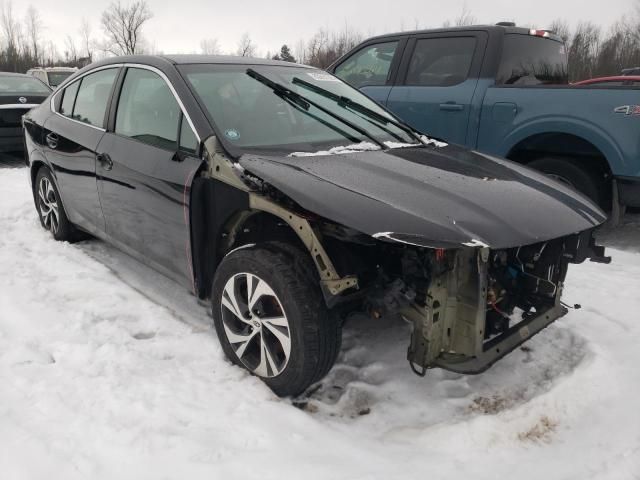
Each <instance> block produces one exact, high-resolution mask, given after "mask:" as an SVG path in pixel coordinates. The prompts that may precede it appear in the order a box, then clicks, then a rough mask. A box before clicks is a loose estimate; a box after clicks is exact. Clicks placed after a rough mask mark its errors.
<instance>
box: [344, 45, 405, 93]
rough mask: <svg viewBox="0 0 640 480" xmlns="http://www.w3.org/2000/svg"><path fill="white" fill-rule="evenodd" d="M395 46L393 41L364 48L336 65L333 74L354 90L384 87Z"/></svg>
mask: <svg viewBox="0 0 640 480" xmlns="http://www.w3.org/2000/svg"><path fill="white" fill-rule="evenodd" d="M397 46H398V42H397V41H395V42H387V43H378V44H376V45H371V46H369V47H365V48H363V49H362V50H360V51H359V52H357V53H355V54H353V55H352V56H351V57H349V58H348V59H347V60H346V61H344V62H343V63H341V64H340V65H338V66H337V67H336V69H335V74H336V76H338V77H340V78H341V79H343V80H344V81H345V82H347V83H350V84H351V85H353V86H354V87H356V88H360V87H364V86H367V85H384V84H386V83H387V75H388V74H389V69H390V68H391V61H392V60H393V55H394V54H395V52H396V48H397Z"/></svg>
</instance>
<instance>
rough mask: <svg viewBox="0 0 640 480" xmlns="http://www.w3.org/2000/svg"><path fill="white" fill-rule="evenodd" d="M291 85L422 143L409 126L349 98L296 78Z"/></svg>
mask: <svg viewBox="0 0 640 480" xmlns="http://www.w3.org/2000/svg"><path fill="white" fill-rule="evenodd" d="M292 83H293V84H294V85H300V86H301V87H303V88H306V89H307V90H311V91H312V92H314V93H317V94H318V95H321V96H323V97H325V98H328V99H330V100H333V101H334V102H336V103H337V104H338V105H340V106H342V107H345V108H350V109H351V110H353V111H354V112H358V113H361V114H363V115H365V116H367V117H369V118H370V119H373V120H375V121H377V122H380V123H383V124H384V125H393V126H394V127H396V128H398V129H400V130H402V131H403V132H405V133H406V134H408V135H409V136H410V137H413V138H415V139H416V140H417V141H418V142H420V143H422V141H421V140H420V137H419V136H418V135H417V134H416V132H415V131H414V130H413V128H411V127H410V126H409V125H406V124H404V123H401V122H398V121H397V120H394V119H392V118H389V117H387V116H385V115H382V114H380V113H378V112H376V111H374V110H371V109H370V108H369V107H365V106H364V105H362V104H361V103H358V102H355V101H353V100H351V99H350V98H349V97H345V96H342V95H338V94H337V93H333V92H330V91H329V90H325V89H324V88H322V87H319V86H317V85H314V84H313V83H310V82H307V81H305V80H302V79H300V78H298V77H294V78H293V81H292ZM387 133H389V134H391V135H393V136H394V137H396V138H397V139H398V140H402V138H400V137H398V136H397V135H394V134H393V133H391V132H389V131H388V130H387Z"/></svg>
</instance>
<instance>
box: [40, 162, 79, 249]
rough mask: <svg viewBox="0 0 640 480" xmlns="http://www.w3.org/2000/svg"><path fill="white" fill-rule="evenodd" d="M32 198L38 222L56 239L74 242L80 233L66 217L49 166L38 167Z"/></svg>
mask: <svg viewBox="0 0 640 480" xmlns="http://www.w3.org/2000/svg"><path fill="white" fill-rule="evenodd" d="M33 188H34V198H35V203H36V210H37V211H38V217H39V218H40V224H41V225H42V227H43V228H44V229H45V230H48V231H49V232H51V235H53V238H55V239H56V240H58V241H61V242H63V241H66V242H74V241H77V240H78V239H79V238H80V237H81V234H80V233H79V232H78V230H77V229H76V228H75V227H74V226H73V224H72V223H71V222H70V221H69V219H68V218H67V214H66V213H65V210H64V207H63V205H62V200H61V198H60V193H59V192H58V187H56V184H55V182H54V180H53V175H51V170H49V167H45V166H43V167H40V169H39V170H38V173H37V175H36V180H35V184H34V187H33Z"/></svg>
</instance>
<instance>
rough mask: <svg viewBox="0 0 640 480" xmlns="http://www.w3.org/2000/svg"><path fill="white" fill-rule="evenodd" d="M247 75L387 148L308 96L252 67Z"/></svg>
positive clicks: (280, 94) (306, 108)
mask: <svg viewBox="0 0 640 480" xmlns="http://www.w3.org/2000/svg"><path fill="white" fill-rule="evenodd" d="M247 75H249V76H250V77H251V78H253V79H255V80H257V81H259V82H260V83H262V84H264V85H266V86H267V87H269V88H270V89H271V90H273V93H275V94H276V95H278V96H279V97H280V98H282V99H284V100H290V101H291V102H293V103H295V104H296V105H298V106H299V107H301V108H303V109H304V110H308V109H309V106H313V107H315V108H317V109H318V110H320V111H321V112H323V113H326V114H327V115H329V116H330V117H332V118H335V119H336V120H338V121H339V122H342V123H343V124H345V125H347V126H348V127H349V128H351V129H352V130H355V131H356V132H358V133H359V134H360V135H362V136H363V137H366V138H368V139H369V140H371V141H372V142H373V143H375V144H376V145H378V146H379V147H380V148H381V149H383V150H385V149H386V148H387V146H386V145H385V144H384V143H382V142H381V141H380V140H378V139H377V138H376V137H374V136H373V135H371V134H370V133H369V132H367V131H366V130H365V129H364V128H362V127H359V126H358V125H356V124H354V123H353V122H351V121H349V120H347V119H346V118H343V117H341V116H340V115H338V114H337V113H335V112H332V111H331V110H329V109H328V108H325V107H323V106H322V105H319V104H317V103H316V102H314V101H313V100H309V99H308V98H306V97H304V96H302V95H300V94H299V93H297V92H294V91H293V90H290V89H288V88H287V87H285V86H284V85H282V84H280V83H277V82H274V81H273V80H271V79H269V78H267V77H265V76H264V75H262V74H261V73H258V72H256V71H255V70H254V69H252V68H247Z"/></svg>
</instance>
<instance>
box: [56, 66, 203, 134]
mask: <svg viewBox="0 0 640 480" xmlns="http://www.w3.org/2000/svg"><path fill="white" fill-rule="evenodd" d="M121 67H131V68H141V69H144V70H149V71H151V72H153V73H155V74H157V75H158V76H159V77H160V78H162V80H164V82H165V83H166V84H167V86H168V87H169V90H171V94H172V95H173V97H174V98H175V99H176V102H178V106H179V107H180V111H181V112H182V115H184V118H186V119H187V123H188V124H189V126H190V127H191V131H192V132H193V134H194V135H195V137H196V139H197V140H198V143H200V142H202V139H201V138H200V135H198V132H197V131H196V127H195V125H194V124H193V121H192V120H191V117H190V116H189V113H188V112H187V109H186V108H185V106H184V103H182V100H181V99H180V96H178V92H176V89H175V88H174V87H173V85H172V83H171V81H170V80H169V78H167V76H166V75H165V74H164V72H163V71H162V70H160V69H158V68H156V67H152V66H151V65H145V64H142V63H112V64H109V65H103V66H101V67H97V68H93V69H91V70H89V71H87V72H85V73H83V74H82V75H80V76H78V77H77V78H74V79H73V81H72V82H69V83H68V84H67V85H65V86H64V88H62V89H61V88H57V89H56V92H55V93H54V94H53V95H51V100H50V102H49V106H50V108H51V111H52V112H53V113H55V114H56V115H58V116H60V117H62V118H66V119H67V120H70V121H72V122H75V123H79V124H80V125H85V126H87V127H91V128H95V129H96V130H100V131H102V132H106V131H107V130H106V129H105V128H102V127H97V126H95V125H90V124H88V123H84V122H81V121H79V120H76V119H74V118H70V117H67V116H65V115H62V114H61V113H59V112H58V111H56V109H55V99H56V97H57V96H58V95H60V93H62V91H63V90H66V89H67V87H68V86H69V85H71V84H73V83H75V82H77V81H80V80H81V79H82V78H84V77H86V76H87V75H90V74H92V73H95V72H99V71H101V70H106V69H109V68H121ZM116 115H117V112H116Z"/></svg>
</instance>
